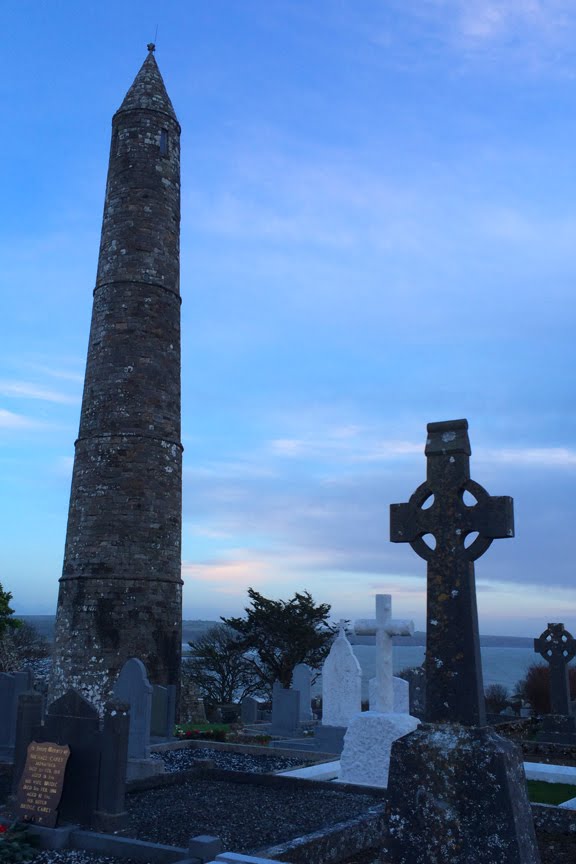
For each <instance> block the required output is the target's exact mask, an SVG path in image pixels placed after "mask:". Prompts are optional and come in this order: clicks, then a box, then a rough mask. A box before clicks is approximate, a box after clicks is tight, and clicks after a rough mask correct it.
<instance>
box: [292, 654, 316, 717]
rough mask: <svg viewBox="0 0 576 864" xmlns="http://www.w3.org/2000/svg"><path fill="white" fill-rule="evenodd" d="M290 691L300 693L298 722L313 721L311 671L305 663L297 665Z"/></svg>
mask: <svg viewBox="0 0 576 864" xmlns="http://www.w3.org/2000/svg"><path fill="white" fill-rule="evenodd" d="M292 689H293V690H298V692H299V693H300V720H301V721H302V722H304V723H308V722H310V720H313V719H314V714H313V713H312V670H311V669H310V667H309V666H307V665H306V663H298V665H297V666H295V667H294V671H293V673H292Z"/></svg>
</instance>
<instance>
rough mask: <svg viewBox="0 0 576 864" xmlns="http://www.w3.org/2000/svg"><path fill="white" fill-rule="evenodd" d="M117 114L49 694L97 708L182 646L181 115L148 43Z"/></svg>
mask: <svg viewBox="0 0 576 864" xmlns="http://www.w3.org/2000/svg"><path fill="white" fill-rule="evenodd" d="M148 49H149V53H148V56H147V58H146V60H145V61H144V63H143V65H142V68H141V69H140V71H139V72H138V75H137V76H136V78H135V80H134V83H133V84H132V86H131V88H130V90H129V91H128V93H127V94H126V97H125V99H124V101H123V103H122V105H121V106H120V108H119V110H118V111H117V112H116V114H115V115H114V118H113V120H112V142H111V147H110V160H109V166H108V180H107V184H106V199H105V204H104V217H103V223H102V236H101V242H100V254H99V259H98V274H97V279H96V287H95V289H94V304H93V310H92V323H91V328H90V340H89V346H88V360H87V365H86V378H85V382H84V396H83V401H82V414H81V419H80V432H79V436H78V440H77V441H76V445H75V447H76V451H75V458H74V471H73V476H72V490H71V495H70V509H69V514H68V527H67V535H66V549H65V554H64V568H63V574H62V578H61V580H60V591H59V596H58V610H57V616H56V634H55V655H54V663H53V672H52V680H51V688H50V689H51V696H52V697H54V698H56V697H58V696H60V695H62V693H64V692H65V691H66V690H67V689H69V688H70V687H74V688H75V689H77V690H79V691H80V692H81V693H82V694H83V695H84V696H85V697H86V698H87V699H89V700H90V701H91V702H92V703H93V704H95V705H96V706H97V707H98V708H99V709H102V707H103V704H104V702H105V701H106V700H107V699H108V698H109V697H110V695H111V692H112V687H113V684H114V681H115V679H116V677H117V675H118V672H119V670H120V669H121V667H122V665H123V664H124V662H125V661H126V660H127V659H128V658H129V657H138V658H139V659H140V660H142V661H143V663H144V664H145V665H146V668H147V670H148V674H149V677H150V680H151V681H152V682H153V683H156V684H175V683H177V680H178V675H179V666H180V653H181V629H182V624H181V617H182V580H181V525H182V445H181V443H180V302H181V301H180V286H179V270H180V250H179V245H180V124H179V123H178V120H177V119H176V114H175V113H174V108H173V107H172V103H171V101H170V98H169V97H168V94H167V92H166V89H165V87H164V82H163V80H162V76H161V75H160V72H159V70H158V66H157V64H156V60H155V58H154V54H153V50H154V46H153V45H149V46H148Z"/></svg>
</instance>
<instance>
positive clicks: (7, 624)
mask: <svg viewBox="0 0 576 864" xmlns="http://www.w3.org/2000/svg"><path fill="white" fill-rule="evenodd" d="M11 600H12V594H11V593H10V591H4V589H3V588H2V585H1V584H0V639H3V638H4V636H5V635H6V633H7V632H8V631H9V630H15V629H16V628H17V627H21V626H22V622H21V621H19V620H18V618H14V617H13V615H14V610H13V609H12V608H11V607H10V601H11Z"/></svg>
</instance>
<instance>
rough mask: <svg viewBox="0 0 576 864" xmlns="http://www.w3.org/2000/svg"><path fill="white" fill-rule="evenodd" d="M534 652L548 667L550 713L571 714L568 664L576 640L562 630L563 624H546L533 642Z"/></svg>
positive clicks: (572, 654)
mask: <svg viewBox="0 0 576 864" xmlns="http://www.w3.org/2000/svg"><path fill="white" fill-rule="evenodd" d="M534 651H536V653H537V654H541V655H542V657H543V658H544V660H546V662H547V663H548V665H549V667H550V706H551V709H552V710H551V713H552V714H571V713H572V706H571V704H570V683H569V681H568V663H569V662H570V660H572V658H573V657H574V656H576V639H574V637H573V636H572V634H571V633H568V631H567V630H565V629H564V624H548V628H547V629H546V630H544V632H543V633H542V634H541V635H540V636H539V638H538V639H535V640H534Z"/></svg>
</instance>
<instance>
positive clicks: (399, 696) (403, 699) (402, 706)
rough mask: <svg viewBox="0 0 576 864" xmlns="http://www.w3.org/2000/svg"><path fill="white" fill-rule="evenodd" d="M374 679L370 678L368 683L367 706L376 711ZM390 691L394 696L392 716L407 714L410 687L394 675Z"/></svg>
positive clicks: (406, 682)
mask: <svg viewBox="0 0 576 864" xmlns="http://www.w3.org/2000/svg"><path fill="white" fill-rule="evenodd" d="M375 688H376V678H371V679H370V681H369V682H368V692H369V697H368V698H369V704H370V710H371V711H374V710H376V709H375V708H374V705H375V704H376V690H375ZM392 691H393V696H394V709H393V711H394V714H409V713H410V685H409V683H408V681H405V680H404V679H403V678H397V677H396V676H395V675H394V677H393V678H392Z"/></svg>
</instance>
